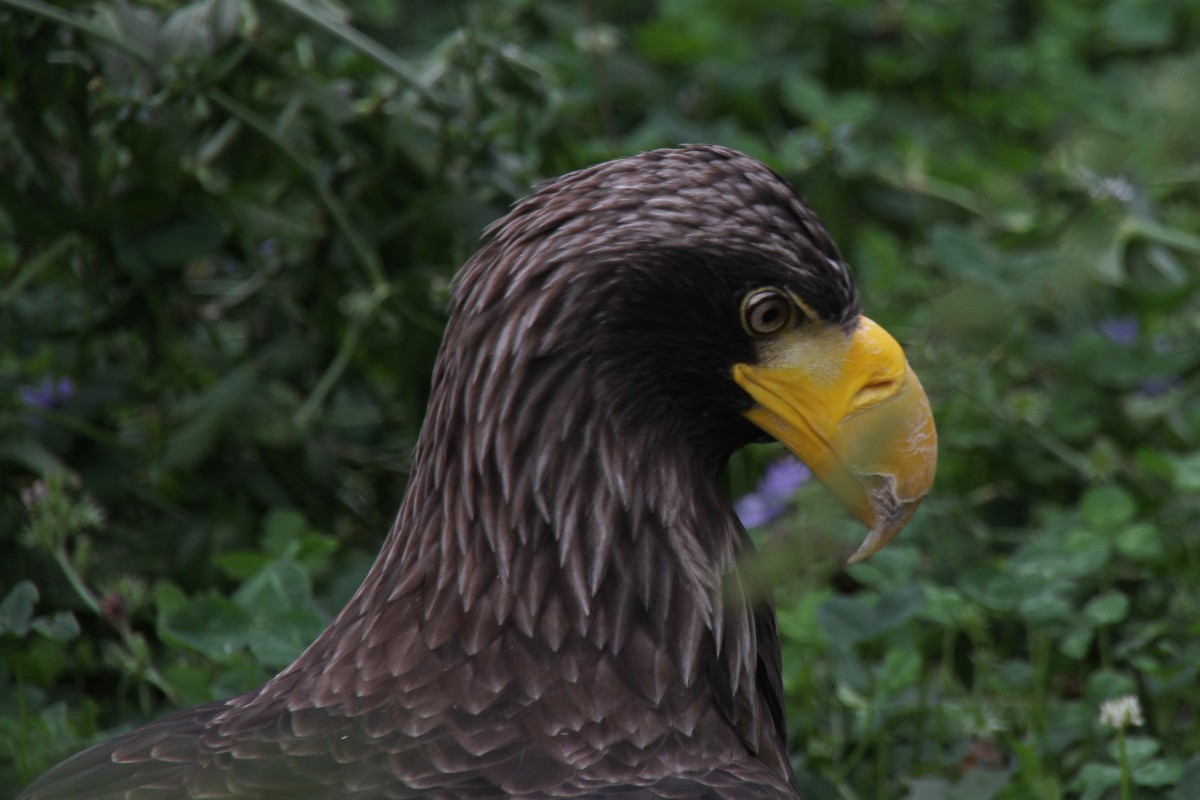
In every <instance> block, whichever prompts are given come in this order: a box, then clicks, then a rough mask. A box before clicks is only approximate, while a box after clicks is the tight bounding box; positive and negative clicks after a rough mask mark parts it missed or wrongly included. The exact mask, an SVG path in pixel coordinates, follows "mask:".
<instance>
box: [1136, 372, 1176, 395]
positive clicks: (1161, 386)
mask: <svg viewBox="0 0 1200 800" xmlns="http://www.w3.org/2000/svg"><path fill="white" fill-rule="evenodd" d="M1178 385H1179V378H1176V377H1175V376H1174V375H1156V376H1154V377H1152V378H1147V379H1146V380H1144V381H1142V383H1141V385H1140V386H1138V393H1139V394H1141V395H1143V396H1145V397H1161V396H1162V395H1164V394H1166V393H1167V392H1169V391H1171V390H1172V389H1174V388H1175V387H1176V386H1178Z"/></svg>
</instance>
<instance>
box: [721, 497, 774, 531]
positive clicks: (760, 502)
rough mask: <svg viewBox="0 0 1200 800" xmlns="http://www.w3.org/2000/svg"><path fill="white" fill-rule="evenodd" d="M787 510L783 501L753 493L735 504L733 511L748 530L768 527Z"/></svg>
mask: <svg viewBox="0 0 1200 800" xmlns="http://www.w3.org/2000/svg"><path fill="white" fill-rule="evenodd" d="M785 508H787V504H785V503H784V502H783V501H782V500H780V499H778V498H773V497H763V496H762V495H761V494H755V493H753V492H751V493H750V494H748V495H746V496H745V497H739V498H738V499H737V500H736V501H734V504H733V510H734V511H735V512H736V513H737V515H738V519H740V520H741V521H742V524H743V525H745V526H746V527H747V528H757V527H759V526H760V525H766V524H767V523H768V522H770V521H771V520H773V519H775V518H776V517H778V516H779V515H780V514H782V513H783V511H784V509H785Z"/></svg>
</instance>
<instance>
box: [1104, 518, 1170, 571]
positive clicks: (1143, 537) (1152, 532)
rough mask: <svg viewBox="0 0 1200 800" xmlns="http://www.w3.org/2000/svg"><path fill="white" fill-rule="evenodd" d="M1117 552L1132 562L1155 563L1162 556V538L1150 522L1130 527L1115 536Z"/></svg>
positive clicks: (1155, 526) (1156, 527)
mask: <svg viewBox="0 0 1200 800" xmlns="http://www.w3.org/2000/svg"><path fill="white" fill-rule="evenodd" d="M1115 544H1116V547H1117V552H1118V553H1120V554H1121V555H1122V556H1124V557H1125V558H1127V559H1130V560H1132V561H1147V562H1152V561H1156V560H1158V559H1159V558H1161V557H1162V554H1163V537H1162V533H1161V532H1160V531H1159V529H1158V526H1157V525H1155V524H1153V523H1151V522H1141V523H1138V524H1136V525H1130V526H1129V527H1127V528H1124V529H1122V530H1121V532H1120V533H1118V534H1117V539H1116V542H1115Z"/></svg>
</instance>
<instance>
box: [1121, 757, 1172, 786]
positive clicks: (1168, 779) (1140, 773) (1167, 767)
mask: <svg viewBox="0 0 1200 800" xmlns="http://www.w3.org/2000/svg"><path fill="white" fill-rule="evenodd" d="M1132 777H1133V782H1134V783H1135V784H1137V785H1138V786H1170V785H1171V784H1173V783H1177V782H1178V781H1179V779H1180V778H1182V777H1183V762H1182V761H1180V760H1179V759H1177V758H1156V759H1154V760H1153V761H1148V762H1146V763H1145V764H1142V765H1141V766H1140V767H1137V768H1136V769H1134V770H1133V776H1132Z"/></svg>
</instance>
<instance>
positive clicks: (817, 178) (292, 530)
mask: <svg viewBox="0 0 1200 800" xmlns="http://www.w3.org/2000/svg"><path fill="white" fill-rule="evenodd" d="M1198 45H1200V3H1197V2H1196V1H1195V0H1082V1H1079V2H1077V1H1076V0H978V1H977V2H961V1H960V0H922V1H921V2H917V0H885V1H884V2H869V1H868V0H774V1H772V0H696V1H694V2H684V0H661V1H660V2H658V3H642V2H632V1H631V0H625V2H613V3H597V2H593V1H592V0H577V1H574V2H567V1H566V0H536V1H535V0H505V1H503V2H498V1H494V2H468V1H467V0H460V1H459V2H446V3H430V2H416V1H415V0H408V1H407V2H392V1H391V0H350V1H348V2H315V1H313V0H204V1H203V2H194V3H191V4H181V3H173V2H168V1H167V0H138V1H137V2H118V1H117V0H110V1H108V2H103V1H102V2H69V1H68V0H60V1H59V2H55V3H52V4H50V3H45V2H39V0H0V343H2V347H0V553H2V556H0V796H7V794H8V793H9V791H11V790H15V788H16V787H18V786H20V785H23V784H24V783H26V782H27V781H28V780H30V779H32V778H33V777H34V776H36V775H37V774H38V773H40V772H41V771H42V770H43V769H45V768H47V767H48V766H50V765H51V764H52V763H53V762H55V761H57V760H59V759H60V758H62V757H64V756H66V755H68V754H69V753H71V752H73V751H74V750H76V749H79V748H81V747H83V746H85V745H87V744H89V743H91V742H94V741H96V740H98V739H100V738H105V737H107V736H110V735H112V734H113V733H115V732H117V731H120V730H124V729H127V728H128V727H130V726H133V725H136V724H138V723H140V722H143V721H146V720H148V719H151V718H153V717H156V716H158V715H161V714H162V713H164V712H165V711H166V710H168V709H170V708H174V707H178V706H181V705H188V704H193V703H197V702H201V701H204V700H208V699H212V698H216V697H220V696H225V695H229V694H232V693H235V692H239V691H243V690H246V689H249V688H252V687H254V686H257V685H258V684H259V683H260V682H262V681H263V680H264V679H265V678H266V677H267V676H269V675H270V674H272V673H273V672H274V671H275V670H277V669H278V668H280V667H281V666H283V665H284V664H286V663H287V662H288V661H289V660H290V659H291V658H292V657H293V656H294V655H295V654H296V653H297V652H298V651H299V650H300V649H301V648H302V647H303V646H304V645H305V644H306V643H307V642H308V641H309V640H310V639H311V638H312V637H314V636H315V635H316V633H317V632H319V631H320V629H321V628H322V627H323V625H324V624H325V622H326V621H327V620H328V619H329V617H330V614H331V612H333V611H336V610H337V609H338V608H339V607H340V605H341V604H342V603H343V602H344V601H345V599H346V598H347V597H348V596H349V594H350V593H351V592H352V591H353V589H354V588H355V587H356V585H357V582H358V580H359V579H360V577H361V576H362V575H363V573H364V572H365V570H366V568H367V566H368V565H369V564H370V561H371V560H372V558H373V556H374V553H375V551H376V549H377V548H378V546H379V544H380V542H381V541H382V538H383V535H384V533H385V532H386V530H387V528H388V525H389V523H390V521H391V517H392V515H393V514H394V512H395V509H396V507H397V506H398V503H399V499H400V496H401V493H402V491H403V487H404V483H405V476H406V470H407V469H408V463H409V462H408V456H409V452H410V450H411V447H412V444H413V442H414V438H415V435H416V433H417V430H418V426H419V424H420V421H421V415H422V413H423V409H424V403H425V399H426V393H427V390H428V379H429V373H430V369H431V366H432V359H433V354H434V351H435V347H436V345H437V342H438V340H439V336H440V330H441V327H442V324H443V320H444V317H443V309H444V307H445V302H446V299H447V287H448V284H449V281H450V278H451V276H452V274H453V272H454V270H455V269H456V268H457V267H458V265H460V264H461V263H462V262H463V261H464V260H465V258H466V257H467V256H468V255H469V254H470V253H471V252H472V250H473V249H474V247H475V246H476V244H477V242H478V237H479V234H480V231H481V230H482V228H483V227H484V226H485V225H486V224H487V223H488V222H490V221H492V220H494V219H495V218H496V217H498V216H499V215H501V214H502V213H503V212H504V210H505V208H506V207H507V206H508V204H509V203H511V202H512V201H513V200H514V199H515V198H517V197H519V196H521V195H523V194H525V193H527V192H528V191H529V190H530V188H531V187H532V186H533V185H534V184H535V183H536V182H537V181H538V180H541V179H545V178H549V177H552V176H554V175H557V174H559V173H561V172H564V171H567V170H569V169H574V168H577V167H580V166H583V165H586V164H590V163H593V162H596V161H601V160H605V159H608V158H612V157H617V156H621V155H626V154H629V153H632V152H636V151H639V150H643V149H648V148H653V147H659V146H669V145H674V144H678V143H681V142H713V143H719V144H724V145H729V146H732V147H736V148H739V149H742V150H744V151H746V152H748V153H750V154H751V155H754V156H756V157H758V158H760V159H762V160H764V161H766V162H767V163H768V164H770V165H771V166H772V167H774V168H775V169H776V170H778V171H779V172H781V173H782V174H783V175H785V176H786V177H787V178H789V179H790V180H791V181H793V182H794V183H795V184H796V185H797V186H798V187H799V188H800V189H801V191H802V193H803V194H805V195H806V196H807V197H808V199H809V200H810V202H811V204H812V205H813V207H814V208H815V209H816V210H817V211H818V213H819V214H820V215H821V216H822V217H823V219H824V220H825V222H826V223H827V225H828V227H829V228H830V230H831V231H832V233H833V234H834V237H835V238H836V240H837V241H838V242H839V243H840V245H841V247H842V249H843V252H844V253H845V255H846V256H847V258H848V259H849V261H850V262H851V264H852V265H853V267H854V269H855V271H856V274H857V276H858V279H859V282H860V285H861V288H862V292H863V300H864V308H865V309H866V311H867V313H868V314H870V316H871V317H873V318H874V319H876V320H878V321H879V322H881V323H883V324H884V325H886V326H887V327H888V328H889V329H891V330H892V332H893V333H895V334H896V335H897V337H898V338H899V339H900V340H901V341H902V343H903V344H904V345H905V347H906V349H907V351H908V354H909V358H910V360H911V361H912V363H913V364H914V366H915V367H916V369H917V371H918V372H919V373H920V375H921V376H922V379H923V382H924V384H925V386H926V388H927V390H928V392H929V394H930V396H931V398H932V400H933V403H934V406H935V413H936V415H937V418H938V421H939V428H940V432H941V436H942V445H941V467H940V472H939V478H938V482H937V484H936V486H935V489H934V493H933V494H932V495H931V497H930V498H929V499H928V500H927V502H926V504H925V506H924V507H923V508H922V511H921V512H920V513H919V514H918V516H917V518H916V520H915V521H914V523H913V524H912V526H911V527H910V529H908V530H906V531H905V533H904V535H903V536H902V537H901V538H900V539H899V540H898V541H896V542H895V543H894V544H893V545H892V546H891V547H890V548H889V549H888V550H886V551H884V552H883V553H881V554H879V555H878V556H876V557H875V558H873V559H871V560H870V561H869V562H867V563H866V564H862V565H857V566H855V567H852V568H849V569H846V568H843V567H842V563H843V560H844V555H845V554H846V552H847V548H848V547H849V546H850V543H851V542H852V541H853V540H854V539H855V537H857V536H858V535H859V531H858V530H857V526H856V524H855V523H853V522H852V521H851V520H849V519H848V518H847V517H846V516H845V515H844V513H843V512H841V511H840V510H839V509H837V508H836V507H835V506H836V504H835V503H834V501H832V500H831V499H830V498H829V497H827V496H826V494H825V493H824V492H823V491H822V490H821V489H820V487H817V486H813V485H810V484H808V485H804V486H802V487H801V488H800V489H799V490H798V491H797V492H796V493H795V495H791V494H789V495H788V498H787V500H786V503H785V504H784V505H785V506H786V513H783V514H781V515H778V516H775V517H774V518H772V519H770V520H768V521H765V522H764V524H763V525H762V526H760V527H759V528H758V529H756V531H755V535H756V537H758V538H759V540H760V542H761V544H762V547H763V548H764V549H765V551H766V553H767V554H768V555H769V558H768V559H766V560H765V561H766V566H767V569H766V571H767V572H768V573H769V577H770V580H771V582H772V584H773V586H774V587H775V591H776V595H777V597H778V603H779V613H780V627H781V629H782V634H783V637H784V646H785V653H784V675H785V680H786V689H787V694H788V701H789V706H790V713H789V720H790V725H791V743H792V747H793V750H794V754H795V764H796V768H797V772H798V774H799V775H800V778H801V782H802V784H803V786H804V788H805V789H806V791H807V797H808V798H810V800H821V799H823V798H846V799H852V798H863V799H864V800H865V799H866V798H877V799H878V800H885V799H891V798H895V799H896V800H900V799H904V800H943V799H944V800H953V799H958V800H990V799H991V798H1003V799H1005V800H1017V799H1018V798H1019V799H1020V800H1030V799H1032V800H1057V799H1058V798H1084V799H1085V800H1100V799H1101V798H1117V797H1120V798H1128V797H1137V798H1143V800H1146V799H1148V798H1168V799H1169V800H1196V798H1198V797H1200V758H1198V756H1197V754H1198V753H1200V720H1198V718H1197V715H1198V713H1200V708H1198V705H1200V401H1198V398H1197V389H1198V387H1200V287H1198V278H1200V48H1198ZM776 456H777V451H774V450H770V449H767V450H761V449H759V450H755V451H754V452H751V453H748V454H746V455H743V456H740V457H739V458H738V459H737V460H735V462H734V464H733V465H732V466H731V469H730V477H729V483H730V487H731V491H732V492H733V493H734V494H735V495H743V494H746V493H748V492H751V491H752V490H753V489H754V486H755V482H756V481H757V479H758V476H759V475H760V473H761V472H762V470H763V467H764V465H766V464H767V463H768V462H770V461H772V460H773V459H774V458H775V457H776ZM1125 695H1133V696H1135V697H1136V698H1137V702H1138V703H1139V704H1140V708H1141V712H1142V713H1141V719H1140V720H1132V719H1127V720H1126V722H1127V724H1121V723H1119V722H1117V723H1114V722H1113V720H1112V719H1107V720H1106V721H1105V722H1102V721H1101V719H1100V707H1101V704H1102V703H1103V702H1104V701H1106V700H1111V699H1113V698H1117V697H1121V696H1125ZM1135 722H1140V724H1135ZM1106 723H1107V724H1106Z"/></svg>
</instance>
